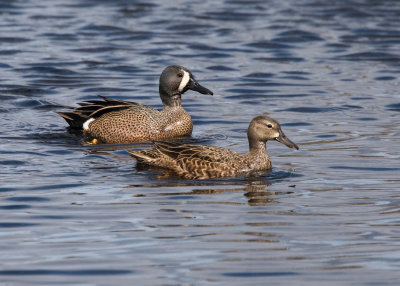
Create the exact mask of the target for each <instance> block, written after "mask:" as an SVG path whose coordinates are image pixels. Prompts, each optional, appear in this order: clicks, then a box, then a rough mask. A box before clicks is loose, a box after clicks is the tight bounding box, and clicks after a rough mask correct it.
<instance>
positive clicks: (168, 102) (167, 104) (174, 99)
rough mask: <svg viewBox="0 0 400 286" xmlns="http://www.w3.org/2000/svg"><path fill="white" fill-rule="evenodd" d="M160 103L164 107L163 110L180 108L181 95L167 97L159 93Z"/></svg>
mask: <svg viewBox="0 0 400 286" xmlns="http://www.w3.org/2000/svg"><path fill="white" fill-rule="evenodd" d="M160 97H161V101H162V103H163V105H164V109H166V108H172V107H181V106H182V100H181V94H180V93H175V94H173V95H168V94H165V93H160Z"/></svg>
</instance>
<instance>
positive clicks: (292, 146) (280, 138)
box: [275, 130, 299, 150]
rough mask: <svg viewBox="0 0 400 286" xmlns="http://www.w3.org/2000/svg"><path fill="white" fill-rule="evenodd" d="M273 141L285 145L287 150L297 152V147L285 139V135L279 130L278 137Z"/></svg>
mask: <svg viewBox="0 0 400 286" xmlns="http://www.w3.org/2000/svg"><path fill="white" fill-rule="evenodd" d="M275 140H276V141H278V142H281V143H282V144H285V145H286V146H288V147H289V148H293V149H296V150H299V147H298V146H297V145H296V144H295V143H294V142H292V141H291V140H290V139H289V138H287V137H286V135H285V133H283V132H282V130H279V136H278V137H277V138H275Z"/></svg>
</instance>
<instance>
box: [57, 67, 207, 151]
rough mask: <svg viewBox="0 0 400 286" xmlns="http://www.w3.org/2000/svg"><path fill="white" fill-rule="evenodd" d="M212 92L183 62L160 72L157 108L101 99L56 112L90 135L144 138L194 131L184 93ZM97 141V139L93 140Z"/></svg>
mask: <svg viewBox="0 0 400 286" xmlns="http://www.w3.org/2000/svg"><path fill="white" fill-rule="evenodd" d="M189 89H191V90H194V91H197V92H199V93H202V94H210V95H212V94H213V93H212V91H210V90H208V89H207V88H205V87H203V86H201V85H200V84H199V83H198V82H197V81H196V80H195V79H194V77H193V75H192V73H191V72H190V71H189V70H188V69H186V68H184V67H182V66H169V67H167V68H165V69H164V71H163V72H162V73H161V76H160V85H159V91H160V97H161V101H162V103H163V105H164V108H163V109H162V110H156V109H154V108H151V107H149V106H146V105H142V104H139V103H136V102H131V101H125V100H115V99H110V98H107V97H103V96H101V98H102V100H90V101H85V102H81V103H78V104H79V105H80V106H79V107H75V108H73V111H72V112H57V113H58V114H59V115H61V116H62V117H63V118H64V119H65V120H66V121H67V122H68V124H69V125H70V127H71V128H72V129H78V130H83V132H84V133H85V134H86V135H88V136H89V137H92V138H94V139H95V140H99V141H101V142H103V143H111V144H119V143H131V142H143V141H151V140H160V139H167V138H174V137H182V136H189V135H191V134H192V130H193V122H192V118H191V117H190V115H189V114H188V113H187V112H186V111H185V110H184V109H183V107H182V104H181V95H182V94H183V93H184V92H186V91H187V90H189ZM94 142H96V141H94Z"/></svg>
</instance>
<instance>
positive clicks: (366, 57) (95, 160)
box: [0, 0, 400, 285]
mask: <svg viewBox="0 0 400 286" xmlns="http://www.w3.org/2000/svg"><path fill="white" fill-rule="evenodd" d="M330 2H332V1H312V0H301V1H258V0H252V1H236V0H231V1H228V0H227V1H190V2H187V1H178V2H177V1H142V2H140V1H122V0H121V1H98V0H97V1H92V0H84V1H74V0H69V1H59V0H55V1H54V0H52V1H50V0H49V1H40V3H39V2H38V1H1V2H0V100H1V103H2V104H1V106H0V118H1V126H0V165H1V169H0V181H1V183H0V215H1V219H0V236H1V239H0V249H1V256H2V259H1V262H0V281H1V282H2V283H3V284H5V285H19V284H29V285H54V284H61V283H64V284H79V285H133V284H135V285H139V284H140V285H266V284H271V285H321V281H322V282H323V283H324V285H339V284H351V285H394V284H396V283H398V277H399V275H398V273H399V270H400V251H399V249H400V242H399V241H400V239H399V238H400V231H399V230H398V229H399V228H398V227H399V224H400V218H399V212H400V208H399V203H400V195H399V193H398V192H399V187H400V179H399V174H400V172H399V171H400V164H399V158H400V151H399V150H400V149H399V148H398V146H399V144H400V140H399V138H400V136H399V135H400V127H399V126H400V118H399V111H400V94H399V75H400V45H399V44H400V29H399V27H400V2H398V1H394V0H393V1H333V2H332V3H330ZM171 64H181V65H184V66H185V67H187V68H189V69H190V70H191V71H192V72H193V74H194V75H195V76H196V78H197V79H198V80H199V82H200V83H201V84H203V85H204V86H206V87H208V88H210V89H211V90H213V91H214V93H215V95H214V96H213V97H211V96H208V95H201V94H196V93H194V92H187V93H186V94H184V95H183V105H184V107H185V108H186V109H187V110H188V112H189V113H190V114H191V115H192V117H193V119H194V123H195V127H194V132H193V136H192V138H191V139H189V140H190V142H194V143H201V144H212V145H217V146H222V147H227V148H231V149H233V150H235V151H238V152H246V151H247V149H248V146H247V139H246V129H247V126H248V124H249V122H250V120H251V119H252V118H253V117H254V116H255V115H259V114H265V115H269V116H272V117H274V118H276V119H277V120H278V121H280V122H281V125H282V128H283V130H284V131H285V133H286V135H287V136H288V137H289V138H290V139H292V140H293V141H294V142H296V143H297V144H298V145H299V146H300V150H299V151H295V150H292V149H289V148H286V147H285V146H283V145H282V144H279V143H278V142H269V143H268V150H269V153H270V155H271V158H272V162H273V169H272V171H271V172H270V173H268V174H265V175H264V176H261V177H257V178H235V179H223V180H204V181H196V180H182V179H180V178H177V177H174V176H165V175H164V174H162V173H160V172H157V171H156V170H147V169H136V168H135V162H134V161H133V160H132V159H131V158H130V157H129V156H128V155H127V153H126V152H125V149H127V148H145V147H146V145H143V144H142V145H129V146H120V145H119V146H89V145H87V144H85V142H84V141H83V140H82V138H80V137H79V136H76V135H74V134H70V133H68V132H67V130H66V123H65V122H64V120H63V119H62V118H60V117H59V116H58V115H57V114H56V113H55V111H59V110H62V109H63V107H64V106H74V105H75V104H76V102H79V101H82V100H90V99H95V98H96V97H97V95H103V96H108V97H113V98H117V99H126V100H133V101H138V102H141V103H144V104H148V105H151V106H154V107H157V108H160V107H161V101H160V99H159V97H158V77H159V75H160V73H161V71H162V69H163V68H164V67H166V66H168V65H171Z"/></svg>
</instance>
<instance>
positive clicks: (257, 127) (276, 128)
mask: <svg viewBox="0 0 400 286" xmlns="http://www.w3.org/2000/svg"><path fill="white" fill-rule="evenodd" d="M247 137H248V139H249V149H250V150H249V152H247V153H245V154H238V153H236V152H234V151H231V150H229V149H225V148H221V147H215V146H205V145H192V144H178V143H166V142H156V143H155V146H154V148H152V149H150V150H147V151H130V152H129V153H130V154H131V155H132V156H133V157H134V158H136V160H137V161H138V164H147V165H150V166H156V167H161V168H165V169H169V170H172V171H173V172H175V173H176V174H178V175H179V176H182V177H183V178H186V179H209V178H222V177H234V176H245V175H250V174H254V173H256V172H260V171H266V170H268V169H270V168H271V160H270V159H269V157H268V154H267V150H266V142H267V141H268V140H277V141H279V142H281V143H283V144H285V145H286V146H288V147H290V148H294V149H299V147H297V145H296V144H295V143H293V142H292V141H290V140H289V139H288V138H287V137H286V136H285V134H284V133H283V131H282V130H281V127H280V125H279V123H278V122H277V121H276V120H274V119H272V118H270V117H266V116H257V117H255V118H254V119H253V120H252V121H251V122H250V125H249V128H248V130H247Z"/></svg>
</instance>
